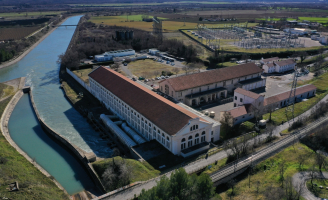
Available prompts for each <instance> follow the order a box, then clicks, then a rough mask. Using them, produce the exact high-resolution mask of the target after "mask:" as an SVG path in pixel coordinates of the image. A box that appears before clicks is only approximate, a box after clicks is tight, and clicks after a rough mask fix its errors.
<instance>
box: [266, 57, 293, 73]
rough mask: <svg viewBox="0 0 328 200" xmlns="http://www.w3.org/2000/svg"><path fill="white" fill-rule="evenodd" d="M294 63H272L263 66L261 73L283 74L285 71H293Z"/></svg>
mask: <svg viewBox="0 0 328 200" xmlns="http://www.w3.org/2000/svg"><path fill="white" fill-rule="evenodd" d="M295 66H296V62H295V61H294V60H293V59H288V60H281V61H274V62H273V63H269V64H264V65H263V70H264V71H263V72H264V73H267V74H270V73H284V72H286V71H290V70H294V69H295Z"/></svg>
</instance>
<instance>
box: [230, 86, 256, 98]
mask: <svg viewBox="0 0 328 200" xmlns="http://www.w3.org/2000/svg"><path fill="white" fill-rule="evenodd" d="M235 92H237V93H239V94H242V95H245V96H248V97H251V98H252V99H258V98H259V97H260V96H261V95H259V94H256V93H254V92H251V91H247V90H244V89H242V88H237V89H235Z"/></svg>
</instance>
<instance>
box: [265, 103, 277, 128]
mask: <svg viewBox="0 0 328 200" xmlns="http://www.w3.org/2000/svg"><path fill="white" fill-rule="evenodd" d="M266 101H267V105H266V106H265V111H266V112H267V113H269V114H270V115H269V122H270V121H271V115H272V113H273V112H274V111H275V110H276V108H277V106H276V102H277V99H275V98H273V97H271V98H267V99H266Z"/></svg>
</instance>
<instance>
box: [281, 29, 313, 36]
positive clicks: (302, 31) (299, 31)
mask: <svg viewBox="0 0 328 200" xmlns="http://www.w3.org/2000/svg"><path fill="white" fill-rule="evenodd" d="M284 32H286V33H290V34H296V35H304V34H309V33H310V30H309V29H305V28H286V29H284Z"/></svg>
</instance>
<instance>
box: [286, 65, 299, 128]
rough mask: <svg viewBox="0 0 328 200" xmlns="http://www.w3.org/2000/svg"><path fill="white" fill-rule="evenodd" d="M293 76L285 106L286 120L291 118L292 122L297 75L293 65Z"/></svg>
mask: <svg viewBox="0 0 328 200" xmlns="http://www.w3.org/2000/svg"><path fill="white" fill-rule="evenodd" d="M294 70H295V71H294V77H293V82H292V86H291V90H290V93H289V98H288V100H287V107H286V110H285V112H286V118H287V121H290V120H292V122H294V105H295V101H296V99H295V98H296V96H295V94H296V87H297V77H298V70H297V67H296V66H295V68H294Z"/></svg>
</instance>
